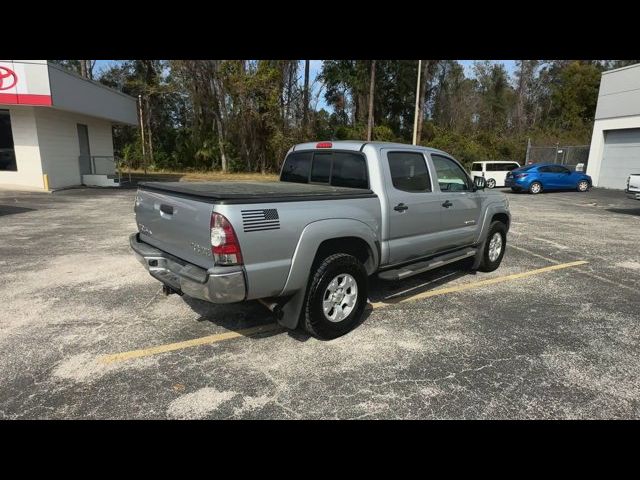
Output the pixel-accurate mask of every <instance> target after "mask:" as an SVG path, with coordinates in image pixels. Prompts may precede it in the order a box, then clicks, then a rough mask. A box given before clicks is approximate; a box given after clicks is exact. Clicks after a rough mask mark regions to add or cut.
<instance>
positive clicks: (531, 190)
mask: <svg viewBox="0 0 640 480" xmlns="http://www.w3.org/2000/svg"><path fill="white" fill-rule="evenodd" d="M534 185H537V186H538V187H539V188H536V187H534ZM541 191H542V184H541V183H540V182H531V185H529V193H530V194H532V195H537V194H538V193H540V192H541Z"/></svg>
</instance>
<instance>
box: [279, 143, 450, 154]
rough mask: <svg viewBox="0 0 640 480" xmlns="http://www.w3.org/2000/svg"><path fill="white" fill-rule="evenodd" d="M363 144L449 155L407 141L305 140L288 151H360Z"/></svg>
mask: <svg viewBox="0 0 640 480" xmlns="http://www.w3.org/2000/svg"><path fill="white" fill-rule="evenodd" d="M321 143H323V144H331V147H320V148H318V145H319V144H321ZM365 145H371V146H373V147H376V148H378V149H380V148H407V147H411V148H416V149H419V150H424V151H428V152H434V153H443V154H445V155H449V154H448V153H447V152H443V151H442V150H438V149H437V148H431V147H423V146H422V145H410V144H408V143H395V142H366V141H363V140H326V141H325V140H323V141H318V142H306V143H299V144H297V145H294V146H293V147H292V148H291V150H290V151H292V152H294V151H299V150H324V149H329V148H331V149H333V150H355V151H362V149H363V148H364V147H365Z"/></svg>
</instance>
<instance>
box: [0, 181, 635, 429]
mask: <svg viewBox="0 0 640 480" xmlns="http://www.w3.org/2000/svg"><path fill="white" fill-rule="evenodd" d="M506 195H508V197H509V200H510V202H511V209H512V214H513V225H512V230H511V232H510V234H509V237H508V248H507V253H506V255H505V258H504V261H503V263H502V266H501V267H500V268H499V269H498V270H497V271H495V272H492V273H489V274H485V273H478V274H475V275H474V274H471V273H469V272H468V271H467V270H465V269H464V268H460V267H462V266H461V265H457V266H455V265H454V266H448V267H445V268H443V269H441V270H437V271H432V272H428V273H427V274H423V275H420V276H417V277H414V278H412V279H409V280H406V281H404V282H402V283H400V284H384V283H379V282H374V284H373V287H372V292H371V302H372V306H371V307H369V309H368V314H367V317H366V319H365V321H364V322H363V323H362V324H361V325H360V326H359V327H358V328H357V329H356V330H354V331H353V332H351V333H350V334H348V335H346V336H344V337H342V338H339V339H337V340H333V341H329V342H323V341H318V340H316V339H314V338H308V337H307V336H305V335H302V334H300V333H295V332H294V333H289V332H286V331H283V330H281V329H279V328H274V327H273V321H272V319H271V318H270V316H269V314H268V312H267V311H266V310H265V308H264V307H262V306H261V305H260V304H258V303H255V302H252V303H246V304H239V305H226V306H216V305H211V304H207V303H205V302H201V301H198V300H190V299H188V298H185V297H179V296H177V295H172V296H170V297H163V296H162V294H161V291H160V285H159V283H158V282H157V281H156V280H154V279H153V278H151V277H150V276H149V275H148V274H147V272H146V271H145V270H144V269H143V268H142V267H141V266H140V264H139V263H138V262H137V261H136V260H135V258H134V257H133V255H132V254H131V253H130V251H129V247H128V235H129V233H131V232H133V231H134V230H135V222H134V217H133V213H132V207H133V197H134V191H133V190H120V191H108V190H97V189H94V190H91V189H76V190H68V191H61V192H57V193H54V194H43V193H26V192H17V191H0V288H1V290H0V291H1V293H0V301H1V306H0V308H1V310H0V312H1V313H0V418H4V419H16V418H115V419H130V418H136V419H137V418H215V419H222V418H260V419H267V418H269V419H276V418H312V419H315V418H345V419H347V418H348V419H354V418H393V419H395V418H398V419H418V418H419V419H445V418H453V419H476V418H478V419H529V418H536V419H543V418H544V419H546V418H639V417H640V382H639V381H638V378H640V362H638V358H639V354H640V326H639V321H640V295H639V294H638V292H640V250H639V246H640V202H638V201H635V200H629V199H626V198H625V197H624V194H623V193H622V192H617V191H605V190H597V189H594V190H592V191H590V192H588V193H585V194H580V193H577V192H559V193H543V194H540V195H537V196H531V195H527V194H512V193H510V192H509V193H506ZM580 262H586V263H580ZM549 267H551V268H549ZM400 299H402V300H403V301H401V302H399V301H398V300H400Z"/></svg>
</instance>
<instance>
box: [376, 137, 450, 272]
mask: <svg viewBox="0 0 640 480" xmlns="http://www.w3.org/2000/svg"><path fill="white" fill-rule="evenodd" d="M381 153H382V170H383V172H384V175H385V177H386V179H385V189H386V192H387V199H388V202H387V209H388V210H387V212H386V214H387V215H388V218H389V223H388V224H389V231H388V234H387V238H388V239H389V263H400V262H404V261H407V260H411V259H414V258H418V257H421V256H425V255H429V254H431V253H434V252H436V251H437V250H438V249H440V248H441V247H442V238H441V236H440V234H441V230H442V228H441V223H440V216H441V210H442V206H441V203H442V202H441V201H440V198H439V195H438V193H437V192H435V191H434V188H433V187H434V184H433V180H432V179H433V174H432V172H431V171H430V168H429V166H428V162H427V159H426V157H425V155H424V154H423V153H422V152H419V151H416V150H413V151H411V150H401V149H398V150H396V149H393V150H391V149H382V152H381Z"/></svg>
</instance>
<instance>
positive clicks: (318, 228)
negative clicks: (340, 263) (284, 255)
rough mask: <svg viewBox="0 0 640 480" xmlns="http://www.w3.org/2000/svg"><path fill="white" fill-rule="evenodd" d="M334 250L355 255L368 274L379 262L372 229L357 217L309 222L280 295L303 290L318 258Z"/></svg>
mask: <svg viewBox="0 0 640 480" xmlns="http://www.w3.org/2000/svg"><path fill="white" fill-rule="evenodd" d="M333 253H348V254H351V255H353V256H355V257H356V258H358V259H359V260H360V261H361V262H362V263H363V265H364V267H365V270H366V271H367V275H371V274H372V273H374V272H375V271H376V270H377V268H378V264H379V262H380V243H379V242H378V240H377V236H376V233H375V232H374V231H373V229H371V227H369V225H367V224H366V223H364V222H361V221H360V220H355V219H328V220H319V221H317V222H313V223H310V224H309V225H307V226H306V227H305V228H304V229H303V231H302V233H301V234H300V239H299V240H298V244H297V246H296V249H295V252H294V254H293V258H292V260H291V267H290V269H289V275H288V276H287V281H286V282H285V286H284V288H283V289H282V292H281V293H280V295H281V296H285V295H289V294H291V293H294V292H296V291H299V290H301V289H306V286H307V283H308V280H309V275H310V273H311V271H312V269H313V266H314V264H315V263H316V262H317V259H318V258H324V256H326V255H331V254H333Z"/></svg>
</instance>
